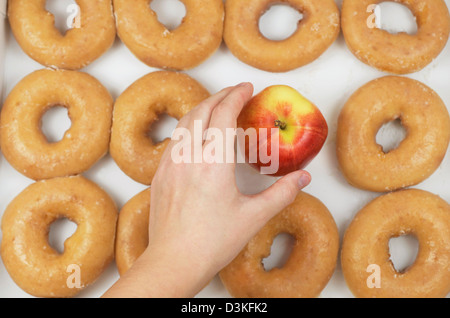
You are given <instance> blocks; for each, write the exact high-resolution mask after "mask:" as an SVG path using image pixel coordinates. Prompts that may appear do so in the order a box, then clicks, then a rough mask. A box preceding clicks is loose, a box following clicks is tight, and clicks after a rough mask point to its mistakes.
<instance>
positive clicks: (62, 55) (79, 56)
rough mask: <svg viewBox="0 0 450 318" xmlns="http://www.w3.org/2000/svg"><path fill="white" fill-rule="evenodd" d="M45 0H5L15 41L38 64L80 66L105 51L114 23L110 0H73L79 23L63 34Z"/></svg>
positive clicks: (67, 67) (112, 33) (70, 68)
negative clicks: (77, 9) (76, 6)
mask: <svg viewBox="0 0 450 318" xmlns="http://www.w3.org/2000/svg"><path fill="white" fill-rule="evenodd" d="M45 4H46V0H33V1H29V0H9V1H8V18H9V22H10V24H11V29H12V31H13V33H14V36H15V38H16V40H17V42H18V43H19V44H20V46H21V47H22V49H23V50H24V51H25V53H27V54H28V55H29V56H30V57H31V58H33V59H34V60H36V61H37V62H39V63H40V64H42V65H45V66H48V67H52V68H61V69H69V70H78V69H81V68H83V67H85V66H87V65H89V64H90V63H92V62H93V61H94V60H96V59H97V58H99V57H100V56H101V55H102V54H103V53H105V52H106V51H107V50H108V49H109V48H110V47H111V46H112V45H113V43H114V40H115V38H116V26H115V22H114V15H113V9H112V2H111V0H95V1H92V0H76V4H77V5H78V8H79V10H80V20H79V22H80V24H79V25H74V26H73V28H72V29H70V30H68V31H67V32H66V33H65V34H64V35H63V34H61V33H60V31H59V30H58V29H57V28H56V27H55V17H54V16H53V14H51V13H50V12H48V11H47V10H46V8H45Z"/></svg>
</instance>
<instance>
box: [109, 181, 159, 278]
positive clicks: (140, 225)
mask: <svg viewBox="0 0 450 318" xmlns="http://www.w3.org/2000/svg"><path fill="white" fill-rule="evenodd" d="M150 192H151V191H150V189H147V190H144V191H142V192H141V193H139V194H137V195H136V196H134V197H133V198H131V200H130V201H128V202H127V203H126V204H125V205H124V206H123V208H122V210H120V213H119V221H118V222H117V236H116V264H117V268H118V270H119V274H120V275H123V274H125V273H126V272H127V271H128V270H129V269H130V267H131V266H132V265H133V264H134V262H135V261H136V260H137V259H138V258H139V256H141V255H142V253H144V251H145V249H146V248H147V246H148V222H149V215H150Z"/></svg>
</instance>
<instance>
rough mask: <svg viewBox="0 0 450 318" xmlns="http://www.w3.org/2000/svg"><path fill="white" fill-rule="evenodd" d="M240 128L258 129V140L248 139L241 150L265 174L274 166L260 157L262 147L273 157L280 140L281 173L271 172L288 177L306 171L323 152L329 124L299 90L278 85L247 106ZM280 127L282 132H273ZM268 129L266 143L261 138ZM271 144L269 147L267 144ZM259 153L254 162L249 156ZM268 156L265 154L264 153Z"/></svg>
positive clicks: (253, 99)
mask: <svg viewBox="0 0 450 318" xmlns="http://www.w3.org/2000/svg"><path fill="white" fill-rule="evenodd" d="M237 124H238V128H242V129H243V130H244V131H247V129H249V128H253V129H254V130H256V132H257V134H255V135H256V136H257V137H256V138H245V142H243V143H242V144H241V148H242V147H245V148H244V149H242V150H243V152H244V154H245V159H246V162H248V163H249V164H250V165H252V166H253V167H255V168H257V169H259V170H260V171H261V167H267V166H270V163H268V162H267V160H262V159H261V157H260V145H264V147H265V148H264V149H267V151H266V153H267V155H269V156H270V155H271V149H272V147H271V144H272V141H273V140H274V138H278V142H279V143H278V160H279V162H278V171H277V172H275V173H268V174H269V175H273V176H277V177H278V176H284V175H286V174H288V173H290V172H293V171H296V170H300V169H304V168H305V167H306V166H307V165H308V164H309V163H310V162H311V161H312V160H313V159H314V158H315V157H316V156H317V154H318V153H319V152H320V150H321V149H322V147H323V145H324V143H325V141H326V139H327V136H328V125H327V122H326V120H325V118H324V117H323V115H322V113H321V112H320V110H319V109H318V108H317V107H316V106H315V105H314V104H312V103H311V102H310V101H308V100H307V99H306V98H305V97H303V96H302V95H301V94H300V93H299V92H298V91H296V90H295V89H293V88H292V87H289V86H286V85H275V86H270V87H267V88H266V89H264V90H263V91H262V92H261V93H259V94H258V95H256V96H254V97H253V98H252V99H251V100H250V101H249V102H248V103H247V105H245V106H244V108H243V110H242V112H241V114H240V115H239V117H238V121H237ZM271 128H279V129H271ZM261 129H264V131H265V132H268V133H265V135H263V136H267V137H266V138H267V139H266V140H265V141H263V140H261V138H260V134H259V132H260V130H261ZM266 143H267V145H266ZM255 153H256V154H257V158H256V160H254V158H255V156H254V155H253V162H251V161H250V159H251V158H249V157H250V155H249V154H255ZM263 153H264V152H263Z"/></svg>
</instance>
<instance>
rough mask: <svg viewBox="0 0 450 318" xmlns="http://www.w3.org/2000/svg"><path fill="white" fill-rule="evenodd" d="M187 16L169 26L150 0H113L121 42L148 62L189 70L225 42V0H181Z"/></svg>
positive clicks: (167, 67) (165, 67)
mask: <svg viewBox="0 0 450 318" xmlns="http://www.w3.org/2000/svg"><path fill="white" fill-rule="evenodd" d="M180 1H181V2H182V3H183V4H184V5H185V7H186V16H185V17H184V18H183V21H182V22H181V25H180V26H179V27H178V28H176V29H175V30H172V31H170V30H168V29H167V28H166V27H165V26H164V25H163V24H162V23H160V22H159V21H158V17H157V15H156V13H155V12H154V11H153V10H152V9H151V8H150V2H151V0H137V1H129V0H114V12H115V14H116V21H117V32H118V35H119V37H120V39H121V40H122V42H123V43H124V44H125V45H126V46H127V47H128V48H129V49H130V51H131V52H132V53H133V54H134V55H135V56H136V57H137V58H139V59H140V60H141V61H142V62H144V63H145V64H147V65H149V66H152V67H158V68H163V69H171V70H187V69H191V68H193V67H195V66H197V65H199V64H200V63H202V62H203V61H205V60H206V59H208V58H209V57H210V56H211V55H212V54H213V53H214V52H215V51H216V50H217V49H218V48H219V46H220V44H221V43H222V33H223V19H224V9H223V2H222V0H180Z"/></svg>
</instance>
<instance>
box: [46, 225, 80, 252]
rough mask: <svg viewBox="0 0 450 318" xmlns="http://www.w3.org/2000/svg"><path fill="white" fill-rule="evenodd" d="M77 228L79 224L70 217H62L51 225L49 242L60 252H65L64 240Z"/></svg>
mask: <svg viewBox="0 0 450 318" xmlns="http://www.w3.org/2000/svg"><path fill="white" fill-rule="evenodd" d="M76 230H77V224H76V223H74V222H72V221H71V220H69V219H68V218H60V219H58V220H56V221H55V222H53V223H52V224H51V225H50V230H49V233H48V244H49V245H50V246H51V247H52V248H53V249H54V250H55V251H57V252H58V253H59V254H63V253H64V242H65V241H66V240H67V239H68V238H69V237H71V236H72V235H73V234H74V233H75V232H76Z"/></svg>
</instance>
